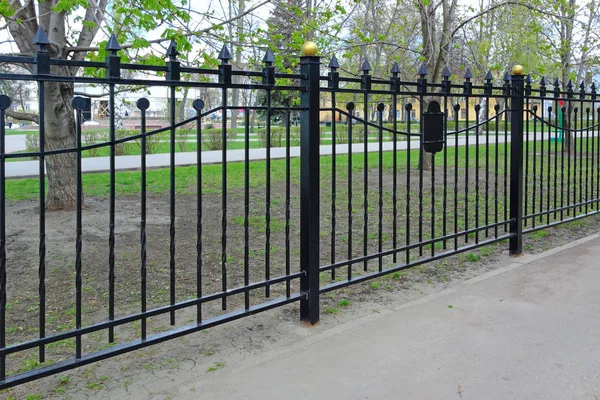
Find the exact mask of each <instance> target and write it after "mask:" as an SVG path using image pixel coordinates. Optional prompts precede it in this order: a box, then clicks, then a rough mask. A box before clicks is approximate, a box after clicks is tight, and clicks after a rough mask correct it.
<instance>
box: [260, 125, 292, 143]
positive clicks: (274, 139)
mask: <svg viewBox="0 0 600 400" xmlns="http://www.w3.org/2000/svg"><path fill="white" fill-rule="evenodd" d="M256 134H257V135H258V141H259V142H260V147H281V146H283V141H284V139H285V136H286V132H285V128H284V127H281V126H271V138H270V139H271V141H270V143H267V142H268V140H267V139H268V138H267V129H266V128H262V129H258V130H257V131H256Z"/></svg>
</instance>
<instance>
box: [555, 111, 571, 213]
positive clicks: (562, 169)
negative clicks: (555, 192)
mask: <svg viewBox="0 0 600 400" xmlns="http://www.w3.org/2000/svg"><path fill="white" fill-rule="evenodd" d="M556 103H557V104H556V106H557V107H556V108H557V109H558V108H559V106H560V104H559V103H558V100H557V101H556ZM560 110H561V112H562V114H563V117H562V126H561V130H562V141H561V142H560V147H561V151H560V220H561V221H562V220H563V219H564V215H565V210H564V196H565V142H566V140H567V137H566V136H567V134H568V132H566V131H565V122H566V120H565V110H566V107H560Z"/></svg>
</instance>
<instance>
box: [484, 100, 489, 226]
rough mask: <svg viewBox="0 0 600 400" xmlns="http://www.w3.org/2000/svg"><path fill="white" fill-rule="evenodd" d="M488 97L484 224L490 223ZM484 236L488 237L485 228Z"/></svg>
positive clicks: (486, 107)
mask: <svg viewBox="0 0 600 400" xmlns="http://www.w3.org/2000/svg"><path fill="white" fill-rule="evenodd" d="M489 119H490V98H489V97H486V99H485V121H486V122H485V226H486V227H487V226H489V225H490V202H489V199H490V122H489ZM485 237H486V238H487V237H490V232H489V229H488V228H486V229H485Z"/></svg>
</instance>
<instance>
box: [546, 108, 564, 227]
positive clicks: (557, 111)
mask: <svg viewBox="0 0 600 400" xmlns="http://www.w3.org/2000/svg"><path fill="white" fill-rule="evenodd" d="M554 109H555V112H554V113H553V114H551V115H554V126H558V113H559V112H561V111H560V107H559V105H558V104H556V107H555V108H554ZM551 112H552V111H551V106H550V107H548V113H551ZM550 123H552V120H550ZM554 134H555V138H554V185H553V186H552V187H553V188H554V210H555V211H554V219H556V216H557V213H556V210H557V209H558V128H555V130H554ZM561 168H562V167H561Z"/></svg>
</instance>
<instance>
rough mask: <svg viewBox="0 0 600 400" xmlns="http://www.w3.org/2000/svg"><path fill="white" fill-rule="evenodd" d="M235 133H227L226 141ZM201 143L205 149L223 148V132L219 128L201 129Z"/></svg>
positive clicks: (229, 140) (230, 139)
mask: <svg viewBox="0 0 600 400" xmlns="http://www.w3.org/2000/svg"><path fill="white" fill-rule="evenodd" d="M236 135H237V134H236V133H235V132H233V133H231V132H230V133H228V134H227V138H226V140H227V143H229V142H231V141H232V140H233V139H234V138H235V136H236ZM202 144H204V145H205V146H206V149H207V150H222V149H223V132H222V131H221V129H214V128H213V129H202Z"/></svg>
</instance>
